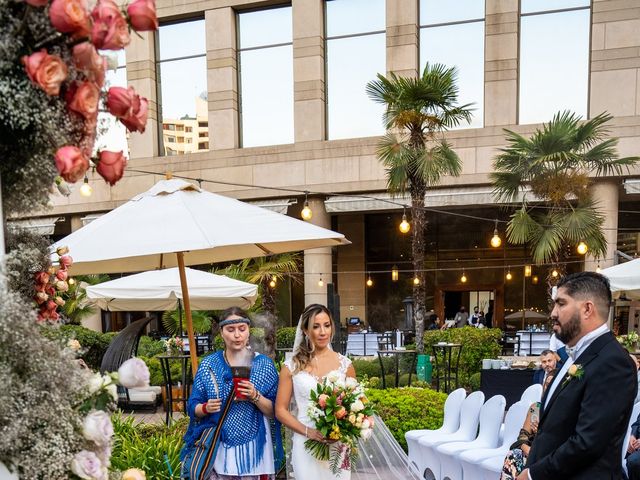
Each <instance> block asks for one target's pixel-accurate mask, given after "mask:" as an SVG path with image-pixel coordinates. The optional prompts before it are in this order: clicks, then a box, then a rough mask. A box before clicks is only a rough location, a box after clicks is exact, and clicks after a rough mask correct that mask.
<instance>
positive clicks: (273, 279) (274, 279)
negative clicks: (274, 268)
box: [269, 275, 278, 288]
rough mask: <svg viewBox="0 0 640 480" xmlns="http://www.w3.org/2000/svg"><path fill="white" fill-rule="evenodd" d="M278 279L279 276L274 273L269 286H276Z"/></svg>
mask: <svg viewBox="0 0 640 480" xmlns="http://www.w3.org/2000/svg"><path fill="white" fill-rule="evenodd" d="M277 280H278V278H277V277H276V276H275V275H273V276H272V277H271V281H270V282H269V286H270V287H271V288H276V281H277Z"/></svg>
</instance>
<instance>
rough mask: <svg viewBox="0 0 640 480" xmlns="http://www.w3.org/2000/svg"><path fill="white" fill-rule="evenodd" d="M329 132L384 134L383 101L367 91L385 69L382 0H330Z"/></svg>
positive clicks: (355, 135) (335, 136)
mask: <svg viewBox="0 0 640 480" xmlns="http://www.w3.org/2000/svg"><path fill="white" fill-rule="evenodd" d="M326 31H327V37H326V57H327V58H326V61H327V72H326V77H327V82H326V89H327V138H328V139H329V140H334V139H339V138H358V137H369V136H374V135H381V134H383V133H384V131H385V128H384V124H383V122H382V114H383V112H384V107H383V106H382V105H379V104H377V103H374V102H372V101H371V100H370V99H369V98H368V97H367V94H366V85H367V82H370V81H371V80H374V79H375V78H376V74H378V73H381V74H383V75H384V74H385V73H386V61H385V58H386V47H385V41H386V40H385V2H384V0H328V1H327V2H326Z"/></svg>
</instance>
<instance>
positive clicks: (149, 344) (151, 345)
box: [138, 335, 166, 357]
mask: <svg viewBox="0 0 640 480" xmlns="http://www.w3.org/2000/svg"><path fill="white" fill-rule="evenodd" d="M165 350H166V349H165V348H164V342H163V341H162V340H154V339H153V338H151V337H148V336H146V335H143V336H142V337H140V343H139V344H138V356H139V357H155V356H156V355H163V354H164V353H165Z"/></svg>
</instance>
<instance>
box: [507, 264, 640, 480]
mask: <svg viewBox="0 0 640 480" xmlns="http://www.w3.org/2000/svg"><path fill="white" fill-rule="evenodd" d="M553 300H554V302H555V306H554V308H553V311H552V312H551V319H552V320H553V323H554V325H553V330H554V332H555V333H556V336H557V337H558V338H559V339H560V340H561V341H562V342H564V343H565V344H566V345H567V347H568V348H567V351H568V352H570V356H569V358H568V359H567V361H566V362H565V364H564V366H563V367H562V369H561V370H560V372H559V373H558V375H556V377H555V379H554V380H553V383H552V384H551V386H550V387H549V388H548V389H547V391H546V392H545V394H544V395H543V397H542V412H541V415H540V423H539V427H538V433H537V435H536V438H535V440H534V442H533V445H532V446H531V452H530V454H529V457H528V459H527V468H526V469H525V470H524V471H523V472H522V473H521V474H520V475H519V476H518V478H517V480H555V479H585V480H586V479H590V480H591V479H621V478H622V463H621V459H622V442H623V439H624V436H625V433H626V430H627V426H628V424H629V417H630V415H631V410H632V408H633V401H634V398H635V396H636V391H637V388H638V386H637V382H636V373H635V368H634V365H632V362H631V359H630V358H629V354H628V353H627V352H626V351H625V350H624V349H623V348H622V347H621V346H620V344H619V343H618V342H617V341H616V338H615V337H614V336H613V334H612V333H611V332H609V328H608V327H607V323H606V321H607V318H608V315H609V307H610V305H611V290H610V288H609V280H608V279H607V278H606V277H604V276H602V275H600V274H597V273H593V272H581V273H575V274H572V275H568V276H567V277H565V278H563V279H562V280H561V281H560V283H559V284H558V289H557V293H556V294H555V296H554V299H553Z"/></svg>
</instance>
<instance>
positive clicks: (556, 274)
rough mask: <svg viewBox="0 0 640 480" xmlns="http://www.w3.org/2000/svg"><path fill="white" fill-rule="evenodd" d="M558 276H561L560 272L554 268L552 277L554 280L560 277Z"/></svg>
mask: <svg viewBox="0 0 640 480" xmlns="http://www.w3.org/2000/svg"><path fill="white" fill-rule="evenodd" d="M558 275H560V274H559V273H558V270H556V269H555V268H554V269H553V270H551V276H552V277H553V278H557V277H558Z"/></svg>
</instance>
